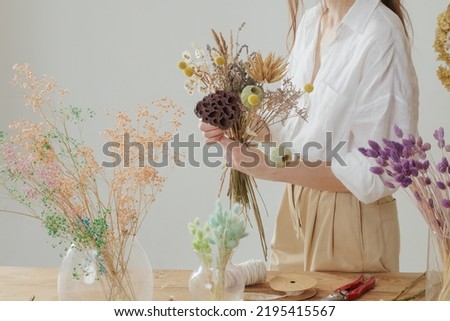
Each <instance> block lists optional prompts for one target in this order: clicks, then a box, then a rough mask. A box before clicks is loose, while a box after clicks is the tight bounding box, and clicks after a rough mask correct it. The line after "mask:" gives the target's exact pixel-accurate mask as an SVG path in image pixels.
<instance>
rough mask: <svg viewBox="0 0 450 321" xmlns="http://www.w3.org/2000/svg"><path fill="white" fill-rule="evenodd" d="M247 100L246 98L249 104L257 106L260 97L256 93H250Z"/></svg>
mask: <svg viewBox="0 0 450 321" xmlns="http://www.w3.org/2000/svg"><path fill="white" fill-rule="evenodd" d="M247 100H248V103H249V104H250V105H252V106H253V107H256V106H258V105H259V104H260V103H261V99H260V98H259V96H258V95H255V94H251V95H250V96H248V98H247Z"/></svg>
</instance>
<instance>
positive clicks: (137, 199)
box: [0, 65, 183, 299]
mask: <svg viewBox="0 0 450 321" xmlns="http://www.w3.org/2000/svg"><path fill="white" fill-rule="evenodd" d="M14 70H15V71H16V75H15V77H14V81H13V83H14V84H16V85H18V86H20V87H21V88H23V89H24V90H25V92H26V94H25V102H26V104H27V105H31V106H32V107H33V111H35V112H36V114H37V115H36V116H37V117H40V122H33V121H30V120H21V121H19V122H14V123H12V124H11V125H10V131H11V133H10V136H6V133H5V132H1V139H0V148H1V150H2V151H3V153H2V154H0V155H1V156H0V157H1V158H0V159H1V164H0V183H1V184H2V187H4V188H5V191H6V192H7V193H8V194H9V195H10V196H11V198H13V199H14V200H16V201H18V202H19V203H20V204H22V205H23V206H24V207H25V208H26V209H27V210H28V212H24V213H23V214H24V215H27V216H31V217H33V218H36V219H38V220H40V221H41V222H42V223H43V225H44V226H45V228H46V229H47V231H48V234H49V235H50V236H52V237H55V238H58V239H60V242H59V243H60V244H61V243H64V242H68V243H70V244H74V245H75V247H76V248H77V249H78V250H80V251H83V250H89V249H95V250H96V251H98V253H99V255H101V256H102V257H103V258H104V264H102V267H101V271H100V270H99V273H98V275H105V277H106V278H107V280H108V282H105V286H112V285H113V284H115V285H116V286H119V287H120V284H121V282H122V280H124V279H126V278H127V275H126V273H128V272H127V271H126V269H123V268H122V267H126V266H127V262H128V256H126V255H125V254H126V250H125V248H126V245H127V244H130V243H131V242H132V240H133V239H134V237H135V236H136V234H137V232H138V229H139V227H140V225H141V223H142V221H143V219H144V217H145V216H146V215H147V214H148V213H149V209H150V206H151V205H152V204H153V203H154V202H155V200H156V196H157V194H158V193H159V192H160V191H161V190H162V188H163V186H164V184H165V182H166V176H165V173H163V172H161V169H160V168H157V167H152V166H150V165H147V164H141V160H142V155H140V154H139V152H138V150H137V149H129V148H127V151H125V149H126V147H127V146H125V142H124V135H125V134H127V135H129V138H130V140H132V141H134V142H137V143H140V144H142V145H143V146H148V142H153V146H152V148H153V150H152V152H153V157H161V156H162V153H163V145H164V144H165V143H168V142H169V141H171V140H172V136H173V134H174V133H176V132H178V129H179V126H180V122H179V119H180V117H181V116H182V115H183V112H182V111H181V109H180V108H179V107H178V106H177V105H175V104H174V103H173V102H171V101H170V100H168V99H167V98H162V99H160V100H158V101H156V102H155V103H154V106H152V108H151V109H150V108H149V107H145V106H139V107H138V108H137V113H136V114H137V115H136V119H135V121H133V119H132V118H131V117H130V116H128V115H127V114H125V113H118V114H116V115H115V118H116V126H115V127H114V128H110V129H106V130H105V131H104V136H105V138H106V139H107V141H108V142H114V143H115V145H114V148H113V149H114V152H115V155H119V156H120V157H121V160H122V161H121V162H120V164H116V166H113V167H112V168H110V170H107V168H106V167H102V166H101V165H100V164H99V162H98V161H97V160H96V159H95V157H94V151H93V149H92V148H91V147H88V146H85V143H84V140H83V137H82V136H81V134H80V135H77V133H82V130H81V125H82V124H84V122H85V121H86V120H88V119H90V118H92V117H93V112H92V111H90V110H84V109H82V108H79V107H75V106H68V107H67V106H65V105H64V104H63V101H62V97H63V96H64V95H65V94H66V93H67V90H59V89H58V86H57V84H56V82H55V81H54V80H53V79H52V78H49V77H47V76H43V77H37V76H34V74H33V73H32V71H31V70H30V68H29V66H28V65H16V66H14ZM151 110H153V111H152V112H151ZM165 117H172V119H170V121H169V124H170V126H169V127H168V128H167V127H162V126H161V124H162V121H163V120H164V119H165ZM71 129H72V130H73V129H75V131H74V132H72V130H71ZM113 149H110V151H113ZM125 153H127V158H125ZM126 159H127V164H125V163H124V161H125V160H126ZM147 163H148V162H147ZM141 165H142V166H141ZM169 167H170V166H169ZM5 211H6V212H7V211H8V210H5ZM99 268H100V267H99ZM116 290H117V291H124V290H125V288H123V289H116ZM122 298H123V299H133V298H134V293H128V292H127V293H124V294H123V297H122Z"/></svg>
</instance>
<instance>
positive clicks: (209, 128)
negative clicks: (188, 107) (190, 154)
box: [198, 119, 225, 144]
mask: <svg viewBox="0 0 450 321" xmlns="http://www.w3.org/2000/svg"><path fill="white" fill-rule="evenodd" d="M198 129H200V131H201V132H202V134H203V137H205V143H206V144H212V143H219V142H220V140H221V139H222V138H224V137H225V131H223V130H222V129H220V128H218V127H216V126H213V125H210V124H207V123H204V122H203V121H202V120H201V119H200V121H199V124H198Z"/></svg>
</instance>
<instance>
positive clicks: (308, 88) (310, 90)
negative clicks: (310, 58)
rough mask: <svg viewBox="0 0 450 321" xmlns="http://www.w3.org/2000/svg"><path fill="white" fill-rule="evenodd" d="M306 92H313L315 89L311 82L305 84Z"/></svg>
mask: <svg viewBox="0 0 450 321" xmlns="http://www.w3.org/2000/svg"><path fill="white" fill-rule="evenodd" d="M304 89H305V92H307V93H308V94H310V93H312V92H313V91H314V85H313V84H311V83H307V84H306V85H305V88H304Z"/></svg>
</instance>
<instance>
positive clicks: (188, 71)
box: [183, 66, 194, 77]
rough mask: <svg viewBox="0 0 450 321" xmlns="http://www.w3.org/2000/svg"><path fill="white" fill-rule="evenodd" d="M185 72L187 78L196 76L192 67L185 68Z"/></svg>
mask: <svg viewBox="0 0 450 321" xmlns="http://www.w3.org/2000/svg"><path fill="white" fill-rule="evenodd" d="M183 71H184V74H185V75H186V76H187V77H192V76H193V75H194V68H192V67H190V66H186V68H184V69H183Z"/></svg>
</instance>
